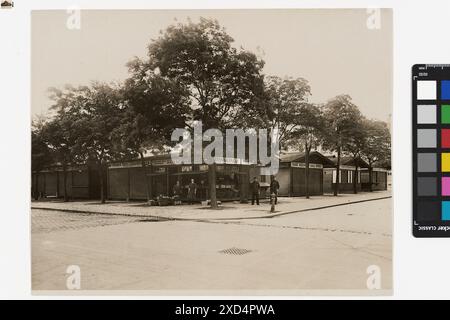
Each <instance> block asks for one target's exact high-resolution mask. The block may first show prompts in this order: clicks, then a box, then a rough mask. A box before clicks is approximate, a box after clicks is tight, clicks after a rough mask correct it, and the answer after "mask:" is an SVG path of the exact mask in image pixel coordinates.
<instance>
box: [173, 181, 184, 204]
mask: <svg viewBox="0 0 450 320" xmlns="http://www.w3.org/2000/svg"><path fill="white" fill-rule="evenodd" d="M181 192H182V189H181V184H180V180H177V183H176V184H175V185H174V186H173V197H174V200H175V202H176V203H175V204H179V201H180V198H181Z"/></svg>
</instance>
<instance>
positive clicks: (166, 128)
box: [115, 59, 188, 200]
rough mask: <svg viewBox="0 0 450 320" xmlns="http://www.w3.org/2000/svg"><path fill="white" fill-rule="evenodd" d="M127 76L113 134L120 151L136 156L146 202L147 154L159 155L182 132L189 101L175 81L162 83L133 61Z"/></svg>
mask: <svg viewBox="0 0 450 320" xmlns="http://www.w3.org/2000/svg"><path fill="white" fill-rule="evenodd" d="M128 67H129V72H130V76H129V78H128V79H127V80H126V81H125V84H124V87H123V96H124V100H125V110H124V111H123V115H122V117H121V123H120V126H119V127H118V128H117V130H116V131H115V133H116V135H117V138H118V139H119V140H120V141H121V143H122V147H123V148H125V149H129V150H130V152H134V153H137V154H138V155H139V157H140V158H141V163H142V167H143V168H144V172H145V174H146V188H147V200H150V199H151V194H152V192H151V178H150V180H149V178H148V170H147V165H146V163H145V161H144V156H145V153H146V152H152V153H154V152H159V151H161V150H164V149H165V148H166V147H167V146H170V145H171V141H170V136H171V133H172V131H173V129H175V128H184V127H185V124H186V114H187V106H188V100H187V98H186V97H187V95H186V92H184V90H183V88H182V87H181V86H179V85H178V83H177V82H176V81H172V80H170V79H165V78H163V77H161V76H159V75H158V74H156V73H155V72H154V71H153V70H151V69H150V68H149V66H148V63H146V62H144V61H141V60H139V59H134V60H132V61H130V62H129V63H128Z"/></svg>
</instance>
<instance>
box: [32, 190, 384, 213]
mask: <svg viewBox="0 0 450 320" xmlns="http://www.w3.org/2000/svg"><path fill="white" fill-rule="evenodd" d="M389 197H391V192H390V191H376V192H364V193H359V194H356V195H355V194H342V195H339V196H338V197H333V196H332V195H324V196H315V197H311V198H310V199H305V198H303V197H301V198H285V197H280V198H278V204H277V206H276V209H275V210H276V211H275V213H270V204H269V203H268V202H267V201H265V202H262V203H261V205H259V206H257V205H254V206H252V205H251V204H250V203H248V204H242V203H238V202H225V203H223V204H222V205H221V206H220V208H219V209H216V210H214V209H210V208H209V207H204V206H201V205H180V206H167V207H156V206H155V207H151V206H148V205H147V204H146V203H145V202H122V201H121V202H118V201H108V202H107V203H106V204H100V203H99V202H98V201H92V200H90V201H74V202H62V201H61V200H55V201H32V202H31V208H32V209H47V210H57V211H66V212H78V213H95V214H114V215H124V216H136V217H149V218H157V219H162V220H241V219H256V218H272V217H276V216H280V215H285V214H292V213H298V212H302V211H310V210H317V209H322V208H328V207H334V206H341V205H347V204H352V203H358V202H364V201H372V200H377V199H384V198H389Z"/></svg>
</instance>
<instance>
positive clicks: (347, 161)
mask: <svg viewBox="0 0 450 320" xmlns="http://www.w3.org/2000/svg"><path fill="white" fill-rule="evenodd" d="M327 158H328V159H330V161H332V162H333V164H334V165H335V166H336V165H337V156H335V155H333V156H328V157H327ZM357 163H358V167H360V168H368V167H369V164H368V163H367V162H365V161H364V160H362V159H358V160H357ZM341 165H343V166H352V167H354V166H355V160H354V159H353V158H352V157H347V156H344V157H341Z"/></svg>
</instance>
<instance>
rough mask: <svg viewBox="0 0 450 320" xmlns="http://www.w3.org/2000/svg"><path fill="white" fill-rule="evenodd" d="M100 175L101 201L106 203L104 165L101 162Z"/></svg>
mask: <svg viewBox="0 0 450 320" xmlns="http://www.w3.org/2000/svg"><path fill="white" fill-rule="evenodd" d="M99 177H100V202H101V203H105V202H106V199H105V184H104V183H103V165H102V163H100V164H99Z"/></svg>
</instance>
